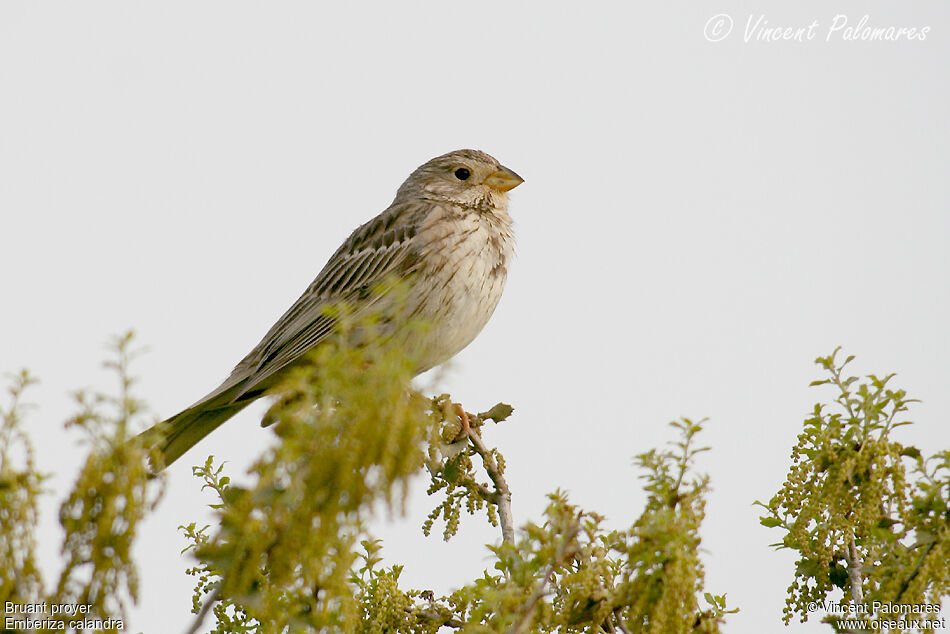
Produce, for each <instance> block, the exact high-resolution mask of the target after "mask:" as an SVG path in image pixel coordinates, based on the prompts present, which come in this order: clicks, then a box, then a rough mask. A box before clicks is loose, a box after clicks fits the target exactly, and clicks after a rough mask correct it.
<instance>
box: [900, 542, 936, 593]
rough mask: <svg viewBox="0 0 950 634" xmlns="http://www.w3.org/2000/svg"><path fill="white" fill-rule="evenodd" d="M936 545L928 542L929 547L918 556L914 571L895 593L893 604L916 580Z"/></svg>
mask: <svg viewBox="0 0 950 634" xmlns="http://www.w3.org/2000/svg"><path fill="white" fill-rule="evenodd" d="M936 545H937V540H934V541H932V542H930V545H929V546H927V550H925V551H924V554H923V555H921V556H920V559H919V560H918V561H917V565H916V566H914V571H913V572H911V573H910V576H909V577H907V579H905V580H904V582H903V583H902V584H901V589H900V591H899V592H898V593H897V598H895V599H894V601H895V602H898V601H900V600H901V597H903V596H904V593H905V592H907V588H909V587H910V584H911V583H913V581H914V579H916V578H917V575H918V574H920V569H921V568H922V567H923V565H924V560H925V559H927V556H928V555H929V554H930V551H931V550H933V549H934V546H936Z"/></svg>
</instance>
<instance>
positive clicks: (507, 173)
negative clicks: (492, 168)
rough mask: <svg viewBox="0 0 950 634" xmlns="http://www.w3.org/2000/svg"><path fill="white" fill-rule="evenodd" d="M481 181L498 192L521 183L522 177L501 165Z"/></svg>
mask: <svg viewBox="0 0 950 634" xmlns="http://www.w3.org/2000/svg"><path fill="white" fill-rule="evenodd" d="M482 182H483V183H484V184H485V185H488V186H489V187H491V188H492V189H497V190H498V191H500V192H506V191H508V190H510V189H514V188H515V187H517V186H518V185H520V184H521V183H523V182H524V179H523V178H521V177H520V176H518V175H517V174H515V173H514V172H513V171H511V170H510V169H508V168H507V167H505V166H504V165H502V166H501V167H499V168H498V171H496V172H493V173H491V174H489V175H488V178H486V179H485V180H484V181H482Z"/></svg>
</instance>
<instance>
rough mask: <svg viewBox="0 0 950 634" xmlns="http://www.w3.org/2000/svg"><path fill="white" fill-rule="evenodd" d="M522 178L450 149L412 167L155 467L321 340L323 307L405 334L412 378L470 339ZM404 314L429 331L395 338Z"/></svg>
mask: <svg viewBox="0 0 950 634" xmlns="http://www.w3.org/2000/svg"><path fill="white" fill-rule="evenodd" d="M522 182H523V180H522V178H521V177H520V176H518V175H517V174H515V173H514V172H513V171H511V170H510V169H508V168H507V167H504V166H502V165H501V164H499V163H498V161H496V160H495V159H494V158H492V157H491V156H489V155H488V154H485V153H484V152H479V151H477V150H458V151H456V152H450V153H448V154H444V155H442V156H439V157H437V158H434V159H432V160H431V161H429V162H427V163H425V164H424V165H422V166H421V167H419V168H418V169H416V171H414V172H413V173H412V174H410V176H409V178H407V179H406V181H405V182H404V183H403V184H402V186H401V187H400V188H399V190H398V191H397V192H396V198H395V200H393V202H392V204H391V205H389V207H388V208H387V209H386V210H385V211H383V212H382V213H381V214H379V215H378V216H376V217H375V218H373V219H372V220H370V221H369V222H367V223H366V224H364V225H362V226H361V227H359V228H357V229H356V231H354V232H353V233H352V234H351V235H350V237H349V238H348V239H347V240H346V241H345V242H344V243H343V245H342V246H341V247H340V248H339V249H337V251H336V253H334V254H333V257H331V258H330V261H329V262H327V264H326V266H324V267H323V270H322V271H320V273H319V275H317V277H316V279H315V280H314V281H313V282H312V283H311V284H310V286H309V287H307V290H306V291H304V293H303V295H301V296H300V299H298V300H297V301H296V302H294V304H293V306H291V307H290V309H289V310H288V311H287V312H286V313H284V315H283V316H282V317H281V318H280V319H279V320H278V321H277V323H276V324H274V326H273V327H272V328H271V329H270V331H268V333H267V334H266V335H264V338H263V339H262V340H261V342H260V343H259V344H257V346H256V347H255V348H254V349H253V350H251V352H250V353H249V354H248V355H247V356H246V357H244V359H243V360H242V361H241V362H240V363H238V364H237V366H236V367H235V368H234V370H233V371H232V372H231V375H230V376H229V377H228V378H227V380H225V381H224V383H222V384H221V385H220V386H219V387H218V388H217V389H216V390H214V391H213V392H211V393H210V394H208V395H207V396H205V397H204V398H203V399H201V400H200V401H198V402H197V403H195V404H194V405H192V406H191V407H189V408H188V409H186V410H184V411H182V412H180V413H179V414H177V415H175V416H173V417H171V418H170V419H168V421H166V422H167V423H168V424H169V425H168V428H167V434H166V436H165V437H164V439H163V441H162V443H163V444H162V454H163V457H164V465H162V466H167V465H169V464H171V463H172V462H174V461H175V460H177V459H178V458H179V457H180V456H181V455H182V454H183V453H185V452H186V451H187V450H188V449H190V448H191V447H193V446H194V445H195V444H196V443H197V442H198V441H200V440H201V439H202V438H204V437H205V436H207V435H208V434H209V433H211V432H212V431H214V430H215V429H216V428H217V427H218V426H219V425H221V424H222V423H224V422H225V421H226V420H228V419H229V418H231V417H232V416H234V415H235V414H237V413H238V412H239V411H241V410H242V409H243V408H244V407H246V406H247V405H248V404H249V403H251V402H252V401H254V400H256V399H257V398H259V397H261V396H263V395H264V394H265V393H266V392H267V390H268V389H269V388H271V387H273V386H274V384H275V383H276V382H277V381H278V380H279V378H280V376H281V374H282V373H283V372H284V371H286V370H287V369H289V368H290V367H292V366H293V365H294V363H295V362H298V361H300V360H301V359H302V358H303V356H304V355H305V354H306V353H307V352H308V351H310V350H312V349H313V348H314V347H315V346H317V345H318V344H319V343H320V342H321V341H323V340H324V339H325V338H326V337H327V336H328V335H329V334H330V333H331V332H332V331H333V327H334V319H333V318H332V317H331V316H330V315H329V314H328V312H327V310H326V308H327V307H328V306H333V305H336V304H338V303H340V302H347V303H349V304H351V305H352V306H353V307H354V310H355V312H356V313H357V314H359V313H360V312H368V311H372V312H374V313H376V314H379V313H381V317H382V318H383V319H382V320H381V321H382V322H383V323H389V324H390V326H391V328H392V329H393V330H394V332H393V333H392V334H395V335H397V336H398V335H400V334H402V335H404V337H403V338H404V344H405V345H406V347H407V350H408V351H409V352H410V353H411V354H412V359H413V361H414V362H415V372H416V373H417V374H418V373H421V372H424V371H425V370H428V369H429V368H432V367H435V366H436V365H439V364H440V363H443V362H445V361H447V360H448V359H449V358H451V357H452V356H453V355H455V354H456V353H457V352H459V351H460V350H461V349H462V348H464V347H465V346H467V345H468V344H469V343H471V341H472V340H473V339H474V338H475V337H476V335H478V333H479V332H480V331H481V329H482V328H483V327H484V326H485V323H486V322H487V321H488V318H489V317H491V314H492V313H493V312H494V310H495V307H496V306H497V305H498V300H499V299H500V297H501V292H502V289H503V288H504V285H505V278H506V277H507V274H508V264H509V262H510V260H511V257H512V254H513V249H514V239H513V236H512V229H511V217H510V216H509V215H508V194H507V192H508V191H509V190H511V189H512V188H514V187H517V186H518V185H519V184H521V183H522ZM393 278H395V279H397V280H400V281H402V282H403V284H402V286H403V287H404V289H405V290H404V293H405V295H406V297H404V298H401V299H400V301H401V302H403V303H404V307H405V310H400V311H399V312H398V314H391V315H389V316H387V314H386V311H387V310H389V311H390V312H392V311H393V310H395V308H394V302H393V301H392V298H389V299H388V300H387V298H386V292H385V290H380V285H381V284H383V283H384V282H385V281H386V280H391V279H393ZM370 289H374V290H372V291H371V290H370ZM406 314H411V315H413V317H414V318H417V319H419V320H420V321H422V322H425V323H427V324H428V328H427V329H425V330H424V331H414V332H416V333H417V334H411V333H409V332H403V333H400V331H399V330H400V325H404V324H401V323H400V322H401V321H404V317H402V316H404V315H406ZM404 330H408V329H404ZM145 433H149V432H145Z"/></svg>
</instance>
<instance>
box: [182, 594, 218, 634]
mask: <svg viewBox="0 0 950 634" xmlns="http://www.w3.org/2000/svg"><path fill="white" fill-rule="evenodd" d="M220 598H221V597H220V596H219V595H218V591H217V589H215V591H214V592H212V593H211V596H210V597H208V600H207V601H205V604H204V605H203V606H201V611H200V612H198V616H196V617H195V620H194V621H193V622H192V624H191V627H189V628H188V630H187V631H186V632H185V634H198V630H200V629H201V624H202V623H203V622H204V620H205V617H206V616H208V612H210V611H211V608H212V607H213V606H214V604H215V603H217V601H218V599H220Z"/></svg>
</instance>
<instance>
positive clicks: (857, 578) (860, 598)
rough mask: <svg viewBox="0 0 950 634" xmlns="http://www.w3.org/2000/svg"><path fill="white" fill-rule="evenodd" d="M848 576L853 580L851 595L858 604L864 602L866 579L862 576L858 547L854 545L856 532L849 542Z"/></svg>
mask: <svg viewBox="0 0 950 634" xmlns="http://www.w3.org/2000/svg"><path fill="white" fill-rule="evenodd" d="M848 578H849V579H850V580H851V597H852V598H853V599H854V602H855V603H856V604H860V603H864V592H863V591H862V585H863V584H864V579H863V578H862V577H861V562H860V561H858V549H857V547H856V546H855V545H854V533H852V534H851V539H850V541H849V542H848Z"/></svg>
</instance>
